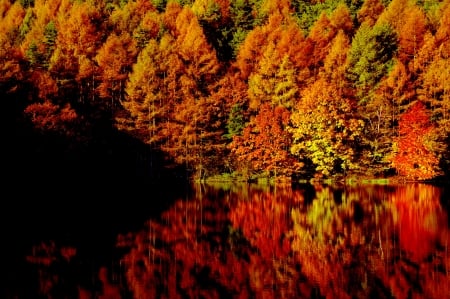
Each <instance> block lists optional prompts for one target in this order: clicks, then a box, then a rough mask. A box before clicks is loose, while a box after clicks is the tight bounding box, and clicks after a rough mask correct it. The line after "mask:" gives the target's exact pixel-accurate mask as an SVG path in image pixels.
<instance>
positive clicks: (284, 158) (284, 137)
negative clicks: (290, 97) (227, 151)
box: [230, 103, 301, 178]
mask: <svg viewBox="0 0 450 299" xmlns="http://www.w3.org/2000/svg"><path fill="white" fill-rule="evenodd" d="M289 116H290V113H289V111H288V110H287V109H286V108H285V107H283V106H273V105H271V104H269V103H264V104H262V105H261V106H260V107H259V113H258V114H257V115H256V116H255V118H254V119H252V120H251V121H250V123H248V124H247V126H246V127H245V128H244V130H243V132H242V135H235V136H234V137H233V141H232V143H231V144H230V148H231V152H232V154H233V156H234V157H235V158H236V160H237V162H238V163H237V164H238V165H239V166H238V167H239V169H240V170H241V171H243V172H246V171H250V173H255V174H264V175H266V176H269V177H275V178H276V177H277V176H287V177H290V176H291V175H292V174H293V173H294V172H295V171H297V170H298V169H299V168H300V166H301V165H300V164H299V163H298V162H296V161H295V159H294V158H293V157H292V156H291V155H290V153H289V148H290V142H291V137H290V134H289V133H288V132H287V130H286V126H287V125H288V122H289Z"/></svg>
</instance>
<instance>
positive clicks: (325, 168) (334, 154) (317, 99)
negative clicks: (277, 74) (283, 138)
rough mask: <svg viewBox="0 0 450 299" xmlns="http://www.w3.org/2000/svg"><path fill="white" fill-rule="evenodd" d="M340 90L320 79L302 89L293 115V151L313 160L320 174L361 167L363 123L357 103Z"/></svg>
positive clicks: (324, 174)
mask: <svg viewBox="0 0 450 299" xmlns="http://www.w3.org/2000/svg"><path fill="white" fill-rule="evenodd" d="M338 90H339V89H337V88H336V86H335V85H334V84H332V83H331V82H327V81H326V80H325V79H324V78H320V79H319V80H317V81H316V82H315V83H314V84H312V85H311V86H309V87H308V88H307V89H305V90H304V91H303V92H302V95H301V98H300V101H299V102H298V104H297V106H296V107H295V110H294V111H293V112H292V116H291V126H290V128H289V131H290V132H291V133H292V137H293V142H292V146H291V153H292V154H293V155H295V156H296V157H297V158H298V159H300V160H301V161H303V162H305V164H308V161H311V162H312V163H313V165H314V167H315V171H316V174H317V175H318V176H325V177H329V176H334V175H338V174H347V172H348V171H354V170H357V168H358V167H359V165H358V157H359V155H358V150H357V149H358V147H359V145H360V142H361V140H362V132H363V127H364V122H363V121H362V120H360V119H358V117H357V113H356V107H355V105H354V103H352V101H350V100H349V99H348V98H345V97H344V96H343V95H340V94H339V91H338Z"/></svg>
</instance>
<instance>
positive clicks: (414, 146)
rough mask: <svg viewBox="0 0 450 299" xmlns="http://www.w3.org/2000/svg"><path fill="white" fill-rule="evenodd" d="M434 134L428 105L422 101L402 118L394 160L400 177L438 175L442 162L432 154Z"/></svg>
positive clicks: (393, 162)
mask: <svg viewBox="0 0 450 299" xmlns="http://www.w3.org/2000/svg"><path fill="white" fill-rule="evenodd" d="M434 131H435V130H434V127H433V125H432V124H431V122H430V118H429V116H428V113H427V111H426V108H425V105H424V104H423V103H422V102H420V101H417V102H416V103H414V104H413V105H412V106H411V107H410V108H409V109H408V110H407V111H406V112H405V113H404V114H403V115H402V116H401V117H400V121H399V136H398V137H397V138H396V143H397V144H396V145H397V151H396V153H395V154H394V157H393V159H392V165H393V166H394V167H395V168H396V169H397V171H398V173H399V174H400V175H402V176H405V177H407V178H410V179H419V180H426V179H431V178H433V177H435V176H436V175H437V174H438V173H437V169H438V164H439V159H438V157H436V155H435V154H434V152H433V137H434V136H435V135H436V134H434Z"/></svg>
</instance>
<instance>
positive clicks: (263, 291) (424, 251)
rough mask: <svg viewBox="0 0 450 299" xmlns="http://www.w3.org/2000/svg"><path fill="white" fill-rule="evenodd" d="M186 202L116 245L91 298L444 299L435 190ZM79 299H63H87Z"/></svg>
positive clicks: (324, 191) (197, 196)
mask: <svg viewBox="0 0 450 299" xmlns="http://www.w3.org/2000/svg"><path fill="white" fill-rule="evenodd" d="M311 189H312V191H313V192H310V191H311ZM193 191H194V192H193V193H192V194H190V195H186V197H185V198H180V199H179V200H178V201H176V202H175V203H174V204H173V205H172V206H171V207H170V208H168V209H167V210H166V211H165V212H163V213H162V214H161V215H160V217H158V218H152V219H150V220H148V221H147V222H146V223H145V227H144V228H143V229H142V230H140V231H136V232H129V233H126V234H121V235H119V236H118V238H117V246H118V247H119V248H120V249H122V250H123V255H122V256H121V258H120V261H119V262H118V263H120V269H115V270H111V269H109V271H110V272H111V271H113V273H115V274H116V276H120V275H122V274H123V279H122V280H121V279H116V280H111V279H109V278H108V277H111V276H112V275H109V276H108V273H106V271H107V270H106V268H102V270H101V271H100V273H99V275H98V277H99V283H100V284H102V286H103V288H100V290H101V291H98V292H97V295H98V296H97V297H101V296H103V297H101V298H106V297H105V296H106V295H105V294H111V296H115V298H439V299H441V298H444V299H445V298H450V295H449V294H450V253H449V248H448V239H449V236H448V231H449V230H448V219H447V217H448V216H447V211H446V210H445V209H443V208H442V207H441V205H440V197H441V192H442V189H440V188H437V187H434V186H431V185H424V184H405V185H399V186H387V185H386V186H383V185H363V186H357V185H355V186H328V185H315V186H313V188H303V187H299V188H292V187H291V186H285V187H283V186H276V187H268V186H266V187H257V186H252V185H241V186H236V185H234V186H228V187H220V188H219V187H212V186H205V185H195V188H194V190H193ZM72 253H73V254H74V255H75V252H72ZM71 258H72V257H71ZM30 261H32V259H30ZM40 267H41V269H43V267H44V268H45V267H46V266H45V265H41V266H40ZM46 269H47V268H46ZM48 271H50V270H48ZM110 274H111V273H110ZM40 277H41V278H42V279H45V278H46V277H49V276H48V275H47V276H44V275H41V276H40ZM59 281H63V280H59ZM41 283H42V282H41ZM57 284H58V282H55V283H54V284H53V285H50V288H55V285H57ZM119 288H120V290H119ZM47 291H49V290H48V289H47ZM49 292H50V291H49ZM108 292H109V293H108ZM91 295H92V293H91ZM83 296H84V297H83ZM83 296H82V295H81V292H79V296H78V297H73V298H82V297H83V298H90V297H88V295H83ZM71 298H72V297H71Z"/></svg>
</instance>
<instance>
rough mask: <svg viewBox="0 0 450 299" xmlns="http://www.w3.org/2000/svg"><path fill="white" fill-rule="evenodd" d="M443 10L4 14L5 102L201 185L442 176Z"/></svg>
mask: <svg viewBox="0 0 450 299" xmlns="http://www.w3.org/2000/svg"><path fill="white" fill-rule="evenodd" d="M449 20H450V1H448V0H444V1H437V0H425V1H415V0H392V1H390V0H385V1H383V0H366V1H362V0H361V1H347V0H324V1H304V0H292V1H288V0H195V1H194V0H192V1H187V0H168V1H165V0H151V1H149V0H121V1H118V0H108V1H98V0H87V1H83V0H76V1H73V0H57V1H45V0H34V1H12V0H0V22H1V24H2V26H1V27H0V62H1V68H0V89H1V90H2V94H8V95H9V96H10V97H11V98H16V99H17V101H20V102H21V105H22V106H23V107H24V109H23V113H24V115H25V116H26V117H28V118H29V120H30V121H31V122H32V123H33V124H34V126H35V127H36V128H37V129H39V130H42V131H44V132H51V133H52V134H61V135H63V136H66V137H69V138H74V139H77V138H83V136H86V134H89V132H90V130H92V124H94V123H95V122H96V121H98V120H99V119H103V120H104V119H107V120H109V121H110V122H111V124H112V125H113V126H114V127H116V128H117V129H119V130H123V132H127V133H129V134H130V135H132V136H134V137H136V138H138V139H139V140H141V141H142V142H144V143H146V144H148V146H149V147H151V149H153V150H158V151H162V152H164V153H165V154H166V155H167V156H168V157H170V159H171V160H172V161H174V162H176V163H177V164H179V165H183V166H184V167H186V168H187V170H188V171H189V172H190V173H191V174H192V175H193V176H195V177H198V178H204V177H208V176H213V175H217V174H221V173H233V174H240V175H241V176H243V177H245V178H252V177H256V176H261V175H262V176H268V177H278V176H285V177H291V176H299V177H313V176H315V177H337V176H348V175H361V174H364V175H369V176H386V175H391V174H398V175H401V176H403V177H405V178H408V179H432V178H435V177H437V176H440V175H442V174H445V173H448V169H449V168H450V167H449V166H450V154H449V152H450V146H449V144H450V68H449V65H450V38H449V37H450V24H449Z"/></svg>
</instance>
